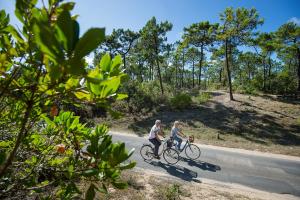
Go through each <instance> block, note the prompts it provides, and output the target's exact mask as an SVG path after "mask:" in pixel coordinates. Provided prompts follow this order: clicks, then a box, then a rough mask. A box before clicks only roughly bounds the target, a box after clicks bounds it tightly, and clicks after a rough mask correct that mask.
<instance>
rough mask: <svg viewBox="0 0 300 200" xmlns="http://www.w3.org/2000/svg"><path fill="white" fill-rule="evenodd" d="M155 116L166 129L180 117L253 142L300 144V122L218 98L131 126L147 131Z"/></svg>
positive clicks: (163, 113)
mask: <svg viewBox="0 0 300 200" xmlns="http://www.w3.org/2000/svg"><path fill="white" fill-rule="evenodd" d="M156 119H160V120H162V122H163V123H164V124H166V127H165V130H170V128H171V126H172V124H173V122H174V121H175V120H180V121H183V122H185V123H187V124H188V125H189V126H191V127H193V128H197V127H198V125H197V124H199V123H202V124H204V125H205V126H206V127H210V128H213V129H216V130H218V132H219V133H221V134H234V135H237V136H239V137H242V138H244V139H246V140H249V141H251V142H254V143H259V144H267V143H270V142H271V143H273V144H280V145H300V135H299V133H300V126H295V125H291V126H288V125H286V126H283V125H281V124H279V123H277V122H276V117H274V116H271V115H269V114H262V113H258V112H257V111H255V110H254V109H252V110H246V111H243V110H241V111H240V110H236V109H234V108H232V107H226V106H224V105H223V104H222V103H220V102H218V101H211V102H210V105H209V106H207V105H201V106H198V107H195V108H193V109H187V110H182V111H176V110H172V111H164V112H157V113H155V114H153V115H152V116H150V117H147V118H143V119H141V120H137V121H135V122H133V123H132V124H130V125H129V129H132V130H133V131H134V132H135V133H137V134H138V135H143V134H145V133H148V131H149V130H148V129H149V127H151V126H152V125H153V123H154V121H155V120H156ZM167 134H168V133H167ZM199 134H200V133H199ZM195 136H196V137H197V135H195Z"/></svg>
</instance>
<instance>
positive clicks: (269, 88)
mask: <svg viewBox="0 0 300 200" xmlns="http://www.w3.org/2000/svg"><path fill="white" fill-rule="evenodd" d="M271 68H272V61H271V57H269V86H268V90H269V91H271Z"/></svg>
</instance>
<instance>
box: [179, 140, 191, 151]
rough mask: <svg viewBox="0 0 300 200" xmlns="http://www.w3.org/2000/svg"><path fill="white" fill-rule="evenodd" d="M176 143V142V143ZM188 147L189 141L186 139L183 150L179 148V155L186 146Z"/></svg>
mask: <svg viewBox="0 0 300 200" xmlns="http://www.w3.org/2000/svg"><path fill="white" fill-rule="evenodd" d="M176 142H177V141H176ZM189 145H190V141H189V140H188V139H187V140H186V142H185V144H184V146H183V148H181V149H179V150H178V151H179V152H180V153H181V152H183V150H184V149H185V148H186V147H187V146H189Z"/></svg>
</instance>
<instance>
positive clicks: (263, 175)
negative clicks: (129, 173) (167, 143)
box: [113, 134, 300, 197]
mask: <svg viewBox="0 0 300 200" xmlns="http://www.w3.org/2000/svg"><path fill="white" fill-rule="evenodd" d="M113 139H114V141H124V142H125V143H126V146H127V148H135V149H136V151H135V153H134V154H133V156H132V157H131V160H135V161H137V166H138V167H140V168H144V169H151V170H154V171H159V172H163V173H167V174H170V175H172V176H175V177H177V178H180V179H183V180H185V181H193V180H199V179H200V181H201V178H206V179H212V180H216V181H221V182H226V183H237V184H241V185H245V186H248V187H252V188H255V189H259V190H264V191H269V192H273V193H279V194H291V195H295V196H298V197H300V161H292V160H285V159H278V158H268V157H265V156H254V155H248V154H243V153H235V152H228V151H223V150H216V149H212V148H208V147H206V148H203V147H202V148H201V156H200V158H199V159H198V160H197V161H191V160H188V159H187V158H185V156H184V152H183V153H182V156H183V157H182V160H180V161H179V162H178V163H177V164H176V165H174V166H172V165H168V164H167V163H166V162H165V161H164V160H163V158H161V160H160V161H158V160H153V161H151V162H145V161H144V160H143V159H142V158H141V156H140V154H139V150H140V147H141V145H142V144H143V143H147V140H146V139H145V138H142V137H135V136H130V135H128V136H127V135H116V134H114V135H113Z"/></svg>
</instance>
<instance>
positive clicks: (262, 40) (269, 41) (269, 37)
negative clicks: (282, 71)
mask: <svg viewBox="0 0 300 200" xmlns="http://www.w3.org/2000/svg"><path fill="white" fill-rule="evenodd" d="M257 44H258V46H259V47H260V48H261V51H262V52H261V56H262V58H263V59H264V60H263V65H264V66H263V67H264V87H263V88H264V90H265V89H266V80H268V90H269V91H271V71H272V59H271V56H272V54H273V53H274V51H275V50H276V41H275V35H274V33H261V34H259V36H258V38H257ZM266 63H268V64H266ZM267 74H268V78H266V76H267Z"/></svg>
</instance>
